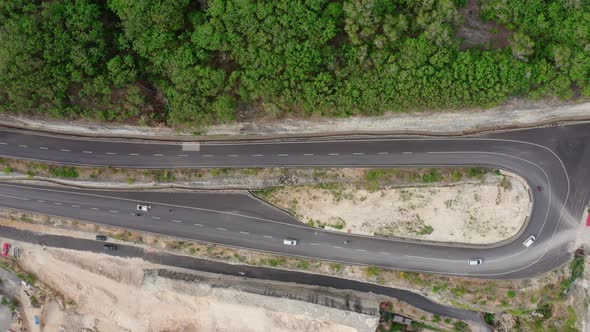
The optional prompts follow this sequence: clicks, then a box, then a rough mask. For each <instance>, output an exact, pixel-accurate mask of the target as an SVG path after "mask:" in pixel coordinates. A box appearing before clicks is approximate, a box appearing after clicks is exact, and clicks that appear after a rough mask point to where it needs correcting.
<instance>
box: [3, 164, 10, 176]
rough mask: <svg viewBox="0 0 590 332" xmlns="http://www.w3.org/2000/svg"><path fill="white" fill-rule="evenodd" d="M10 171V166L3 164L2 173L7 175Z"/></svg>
mask: <svg viewBox="0 0 590 332" xmlns="http://www.w3.org/2000/svg"><path fill="white" fill-rule="evenodd" d="M10 173H12V167H10V166H5V167H4V174H6V175H8V174H10Z"/></svg>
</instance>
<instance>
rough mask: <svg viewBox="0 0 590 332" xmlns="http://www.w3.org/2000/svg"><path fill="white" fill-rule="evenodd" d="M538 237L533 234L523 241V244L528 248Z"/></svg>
mask: <svg viewBox="0 0 590 332" xmlns="http://www.w3.org/2000/svg"><path fill="white" fill-rule="evenodd" d="M536 239H537V238H536V237H535V236H534V235H531V236H529V237H528V238H527V239H526V240H525V241H524V242H523V243H522V245H523V246H525V247H527V248H528V247H530V246H531V245H533V243H534V242H535V240H536Z"/></svg>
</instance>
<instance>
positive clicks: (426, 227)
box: [417, 225, 434, 235]
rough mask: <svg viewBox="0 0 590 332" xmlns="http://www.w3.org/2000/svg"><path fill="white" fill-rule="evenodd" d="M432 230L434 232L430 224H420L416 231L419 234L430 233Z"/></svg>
mask: <svg viewBox="0 0 590 332" xmlns="http://www.w3.org/2000/svg"><path fill="white" fill-rule="evenodd" d="M432 232H434V228H432V226H430V225H424V226H422V228H420V229H419V230H418V232H417V233H418V234H419V235H429V234H432Z"/></svg>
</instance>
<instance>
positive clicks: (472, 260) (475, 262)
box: [467, 258, 483, 265]
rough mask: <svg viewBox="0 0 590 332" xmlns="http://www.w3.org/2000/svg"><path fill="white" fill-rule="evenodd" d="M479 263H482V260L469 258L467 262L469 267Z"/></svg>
mask: <svg viewBox="0 0 590 332" xmlns="http://www.w3.org/2000/svg"><path fill="white" fill-rule="evenodd" d="M481 263H483V259H481V258H471V259H469V260H468V261H467V264H469V265H480V264H481Z"/></svg>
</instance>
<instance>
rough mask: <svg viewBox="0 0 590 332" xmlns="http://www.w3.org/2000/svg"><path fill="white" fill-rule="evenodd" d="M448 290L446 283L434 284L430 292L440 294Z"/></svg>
mask: <svg viewBox="0 0 590 332" xmlns="http://www.w3.org/2000/svg"><path fill="white" fill-rule="evenodd" d="M447 288H448V285H447V284H446V283H443V284H436V285H434V286H432V292H433V293H435V294H436V293H440V292H445V291H446V290H447Z"/></svg>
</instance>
